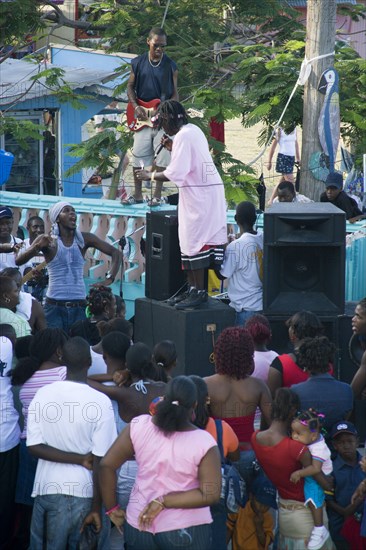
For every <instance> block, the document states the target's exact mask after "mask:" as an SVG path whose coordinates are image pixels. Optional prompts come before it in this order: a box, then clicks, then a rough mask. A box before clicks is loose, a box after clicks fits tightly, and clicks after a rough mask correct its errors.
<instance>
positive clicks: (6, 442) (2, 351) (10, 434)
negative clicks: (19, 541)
mask: <svg viewBox="0 0 366 550" xmlns="http://www.w3.org/2000/svg"><path fill="white" fill-rule="evenodd" d="M14 342H15V330H14V329H13V327H12V326H11V325H5V324H3V325H0V487H1V489H0V526H1V528H0V548H10V546H8V545H9V541H10V537H11V534H12V526H13V518H14V499H15V486H16V480H17V472H18V454H19V440H20V428H19V424H18V419H19V415H18V413H17V411H16V409H15V407H14V400H13V393H12V389H11V381H10V380H11V379H10V376H9V371H10V370H11V367H12V361H13V344H14Z"/></svg>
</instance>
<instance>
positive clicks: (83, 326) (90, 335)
mask: <svg viewBox="0 0 366 550" xmlns="http://www.w3.org/2000/svg"><path fill="white" fill-rule="evenodd" d="M86 303H87V312H88V313H89V315H90V317H89V318H88V319H80V320H79V321H76V323H74V324H73V325H72V326H71V327H70V330H69V333H70V336H81V337H82V338H84V339H85V340H86V341H87V342H89V344H90V345H91V346H95V345H96V344H98V342H100V340H101V338H100V334H99V330H98V326H97V325H98V323H99V322H100V321H109V320H110V319H113V318H114V317H115V316H116V298H115V296H114V294H113V292H112V289H111V288H109V287H107V286H103V285H101V286H99V287H91V288H90V290H89V294H88V296H87V297H86Z"/></svg>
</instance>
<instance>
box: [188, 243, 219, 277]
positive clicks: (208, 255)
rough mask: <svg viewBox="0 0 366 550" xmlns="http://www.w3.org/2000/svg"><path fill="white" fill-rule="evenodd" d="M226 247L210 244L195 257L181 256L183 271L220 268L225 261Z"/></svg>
mask: <svg viewBox="0 0 366 550" xmlns="http://www.w3.org/2000/svg"><path fill="white" fill-rule="evenodd" d="M224 250H225V245H223V244H217V245H214V244H208V245H205V246H204V247H202V249H201V250H200V251H199V252H198V254H195V255H194V256H186V255H185V254H182V255H181V259H182V269H183V270H189V271H194V270H196V269H215V268H219V267H220V266H221V265H222V262H223V261H224Z"/></svg>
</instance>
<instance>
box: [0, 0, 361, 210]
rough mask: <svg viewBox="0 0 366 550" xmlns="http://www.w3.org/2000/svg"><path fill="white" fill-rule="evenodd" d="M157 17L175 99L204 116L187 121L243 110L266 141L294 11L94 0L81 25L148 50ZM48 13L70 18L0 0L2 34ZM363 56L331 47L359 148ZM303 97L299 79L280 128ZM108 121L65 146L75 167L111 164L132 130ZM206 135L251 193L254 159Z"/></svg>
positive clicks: (116, 46)
mask: <svg viewBox="0 0 366 550" xmlns="http://www.w3.org/2000/svg"><path fill="white" fill-rule="evenodd" d="M20 5H21V8H20ZM45 8H46V11H45ZM167 8H168V9H167ZM341 9H342V10H343V12H344V13H345V14H347V15H348V16H350V17H352V18H355V19H357V18H360V17H363V16H364V7H361V6H347V7H343V8H341ZM163 18H165V20H164V29H165V30H166V32H167V34H168V48H167V54H168V55H169V56H171V57H172V58H173V59H174V60H175V61H176V62H177V64H178V68H179V94H180V99H181V101H183V103H184V104H185V106H186V107H191V106H193V107H195V108H196V109H200V110H202V112H203V113H204V118H203V119H194V120H193V122H194V123H196V124H199V125H200V126H201V127H202V129H203V130H204V131H205V132H206V134H207V135H208V133H209V132H208V123H209V121H210V120H211V119H212V118H214V119H216V120H217V121H226V120H229V119H231V118H234V117H237V116H241V117H242V122H243V124H244V126H252V125H254V124H256V123H257V122H261V123H262V124H263V126H264V128H263V131H262V132H261V133H260V135H259V138H258V142H259V144H260V145H262V144H264V143H266V142H267V141H268V139H269V137H270V136H271V133H272V130H273V126H274V125H275V124H276V122H277V121H278V118H279V116H280V114H281V113H282V110H283V107H284V105H285V104H286V102H287V100H288V97H289V94H290V92H291V90H292V88H293V86H294V85H295V83H296V81H297V77H298V74H299V70H300V66H301V62H302V59H303V57H304V41H305V28H304V21H301V16H299V12H297V11H295V10H293V9H291V8H289V6H288V3H287V2H284V1H280V0H266V1H265V2H260V1H254V0H253V1H249V2H248V0H232V1H231V2H230V3H228V4H223V3H222V2H221V0H200V1H198V2H197V0H180V1H179V2H177V1H174V0H172V1H171V2H170V3H169V2H168V1H167V0H102V1H100V0H96V1H95V2H94V3H93V4H92V5H91V7H90V10H89V15H88V20H87V21H86V22H85V21H84V22H83V23H82V25H83V28H84V30H85V29H86V28H89V29H90V30H93V29H98V35H99V36H100V37H101V47H103V48H104V49H106V51H108V52H114V51H119V52H131V53H136V54H140V53H142V52H144V51H146V47H147V46H146V38H147V34H148V32H149V30H150V29H151V27H153V26H161V24H162V21H163ZM46 21H51V23H52V24H57V23H60V24H67V25H70V26H75V23H71V22H67V21H65V18H63V19H62V17H61V15H60V10H59V8H58V7H57V6H53V4H52V1H51V0H50V1H46V0H44V1H43V2H42V1H41V0H14V1H13V2H7V3H0V23H1V27H2V28H3V29H4V31H3V43H6V44H11V45H13V44H14V45H16V44H17V43H19V44H20V43H22V41H23V42H24V40H25V37H26V36H27V35H29V33H32V35H33V36H36V35H37V33H41V34H42V33H45V32H46V31H45V23H46ZM77 24H79V23H77ZM80 25H81V23H80ZM17 41H18V42H17ZM215 43H221V44H224V45H226V46H225V48H224V50H223V52H220V51H219V50H217V49H214V44H215ZM0 61H1V59H0ZM365 63H366V62H365V60H362V59H359V58H357V55H356V54H355V52H354V51H353V50H351V49H350V48H347V47H344V46H343V47H340V46H339V47H337V56H336V68H337V69H338V71H339V73H340V88H341V95H340V101H341V118H342V123H343V124H342V129H341V131H342V136H343V137H344V138H345V139H346V140H348V141H349V142H350V143H351V145H352V147H353V148H354V149H355V150H356V153H357V154H358V153H359V151H361V150H362V151H363V152H364V150H365V145H366V144H365V135H366V133H365V122H364V121H365V120H366V116H365V115H366V112H365V111H366V107H365V105H366V101H365V89H366V88H365V80H366V79H365V76H364V75H365V68H366V67H365ZM120 71H121V73H123V72H125V74H126V75H127V74H128V72H129V67H126V66H125V67H121V68H120ZM54 77H56V78H58V79H59V86H60V90H61V89H62V88H63V92H64V97H66V98H67V100H72V101H77V97H73V92H72V90H71V89H68V88H67V83H66V82H64V81H63V80H62V75H54V74H53V73H50V74H48V75H47V78H48V79H51V78H54ZM121 89H123V87H122V88H121V87H120V88H119V89H117V90H116V94H117V96H118V94H120V92H121ZM238 90H243V92H242V93H240V92H239V91H238ZM54 93H57V91H56V90H55V91H54ZM302 97H303V89H302V87H298V88H297V91H296V93H295V95H294V97H293V99H292V101H291V103H290V104H289V107H288V109H287V111H286V114H285V117H284V119H283V121H282V123H281V125H282V126H283V127H284V128H285V129H290V128H293V127H294V126H295V125H300V126H301V125H302V109H303V105H302ZM105 130H106V131H105V132H103V133H100V134H98V137H95V138H94V137H93V138H92V139H91V140H89V142H85V143H83V144H80V145H79V144H77V145H75V146H73V147H72V148H71V149H70V151H71V154H72V155H75V156H77V157H81V159H80V160H79V161H78V162H77V164H76V165H75V168H74V169H73V170H76V169H80V168H81V167H86V166H90V167H98V169H99V170H100V171H102V172H103V171H104V170H107V169H110V168H111V167H112V166H114V167H115V155H116V154H118V152H120V151H124V150H126V149H125V148H126V147H127V145H128V144H130V142H131V134H130V133H129V132H127V131H126V128H119V132H118V133H117V134H116V133H114V132H107V130H108V128H105ZM104 133H105V134H106V135H105V136H104V137H102V134H104ZM108 134H109V135H108ZM208 139H209V141H210V146H211V148H212V150H213V151H214V155H215V161H216V163H217V166H218V168H219V170H220V171H221V173H222V175H223V178H224V181H225V184H226V186H227V197H228V199H229V200H231V199H232V197H234V196H235V197H236V199H237V200H239V197H238V196H237V194H238V192H239V193H242V195H241V198H240V200H242V199H243V198H252V197H253V196H254V195H253V193H254V186H253V175H252V172H251V169H250V168H249V167H246V166H245V165H243V163H241V162H239V161H237V160H236V159H233V158H232V157H231V155H229V154H228V153H227V151H226V150H225V147H224V146H223V145H222V144H220V143H217V142H215V141H214V140H212V138H210V137H209V135H208ZM113 159H114V160H113Z"/></svg>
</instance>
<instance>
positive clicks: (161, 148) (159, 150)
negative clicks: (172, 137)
mask: <svg viewBox="0 0 366 550" xmlns="http://www.w3.org/2000/svg"><path fill="white" fill-rule="evenodd" d="M168 137H169V136H167V135H166V134H163V139H165V138H168ZM163 148H164V145H163V144H162V143H160V145H159V146H158V148H157V149H156V151H155V155H154V159H156V157H157V156H158V154H159V153H161V151H162V150H163Z"/></svg>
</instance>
